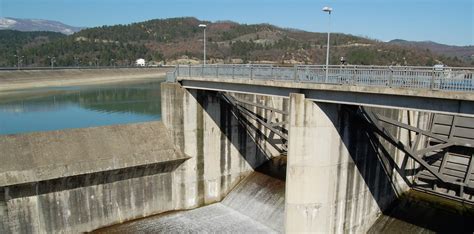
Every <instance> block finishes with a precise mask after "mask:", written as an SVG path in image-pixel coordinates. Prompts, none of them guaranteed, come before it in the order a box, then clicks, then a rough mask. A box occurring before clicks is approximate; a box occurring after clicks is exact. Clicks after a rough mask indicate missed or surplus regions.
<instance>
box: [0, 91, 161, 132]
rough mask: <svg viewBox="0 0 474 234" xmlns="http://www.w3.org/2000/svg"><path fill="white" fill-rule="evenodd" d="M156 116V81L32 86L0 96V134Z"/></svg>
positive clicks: (100, 124) (57, 128) (109, 122)
mask: <svg viewBox="0 0 474 234" xmlns="http://www.w3.org/2000/svg"><path fill="white" fill-rule="evenodd" d="M160 119H161V100H160V82H143V83H137V84H120V85H100V86H84V87H80V86H75V87H62V88H57V87H55V88H51V89H32V90H26V91H25V90H22V91H18V93H14V94H12V95H9V96H1V97H0V135H5V134H16V133H28V132H38V131H51V130H61V129H70V128H86V127H94V126H105V125H115V124H127V123H137V122H146V121H155V120H160Z"/></svg>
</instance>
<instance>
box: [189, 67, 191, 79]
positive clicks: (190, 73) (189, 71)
mask: <svg viewBox="0 0 474 234" xmlns="http://www.w3.org/2000/svg"><path fill="white" fill-rule="evenodd" d="M188 70H189V77H191V65H188Z"/></svg>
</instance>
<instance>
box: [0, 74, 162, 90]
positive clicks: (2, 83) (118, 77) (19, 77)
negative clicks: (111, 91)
mask: <svg viewBox="0 0 474 234" xmlns="http://www.w3.org/2000/svg"><path fill="white" fill-rule="evenodd" d="M169 70H170V69H169V68H163V69H162V68H120V69H58V70H15V71H0V95H2V93H3V94H4V93H6V92H8V91H15V90H21V89H31V88H45V87H60V86H74V85H91V84H105V83H121V82H132V81H138V80H147V79H163V78H164V76H165V75H166V72H167V71H169Z"/></svg>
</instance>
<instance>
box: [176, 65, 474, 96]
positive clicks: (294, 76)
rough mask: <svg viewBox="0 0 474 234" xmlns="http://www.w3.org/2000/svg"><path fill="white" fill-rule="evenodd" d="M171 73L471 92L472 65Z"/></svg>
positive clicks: (205, 68) (183, 69)
mask: <svg viewBox="0 0 474 234" xmlns="http://www.w3.org/2000/svg"><path fill="white" fill-rule="evenodd" d="M326 69H328V77H326ZM174 75H175V76H176V77H196V78H199V77H213V78H232V79H255V80H276V81H278V80H281V81H294V82H307V83H321V84H338V85H357V86H376V87H390V88H410V89H430V90H439V91H460V92H474V67H442V68H438V67H420V66H418V67H416V66H411V67H409V66H361V65H330V66H329V67H326V66H325V65H295V66H293V67H278V66H273V65H265V64H257V65H256V64H209V65H184V66H183V65H179V66H177V67H176V73H175V74H174Z"/></svg>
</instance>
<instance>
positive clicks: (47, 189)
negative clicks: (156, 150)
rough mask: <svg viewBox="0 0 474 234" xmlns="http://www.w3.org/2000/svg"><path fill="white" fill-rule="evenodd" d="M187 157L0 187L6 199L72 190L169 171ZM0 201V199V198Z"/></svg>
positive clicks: (0, 192)
mask: <svg viewBox="0 0 474 234" xmlns="http://www.w3.org/2000/svg"><path fill="white" fill-rule="evenodd" d="M186 160H187V158H184V159H177V160H173V161H167V162H161V163H154V164H148V165H143V166H136V167H129V168H123V169H116V170H110V171H101V172H96V173H90V174H82V175H77V176H69V177H63V178H57V179H51V180H46V181H39V182H32V183H25V184H17V185H11V186H7V187H5V188H1V189H0V194H2V190H8V195H7V196H8V199H15V198H21V197H29V196H37V195H43V194H48V193H54V192H61V191H65V190H72V189H77V188H82V187H89V186H94V185H100V184H109V183H113V182H117V181H123V180H129V179H133V178H140V177H146V176H151V175H156V174H163V173H169V172H171V171H174V170H175V169H176V168H178V167H179V166H180V165H181V164H182V163H183V162H184V161H186ZM0 197H2V196H0ZM0 201H1V200H0Z"/></svg>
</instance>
